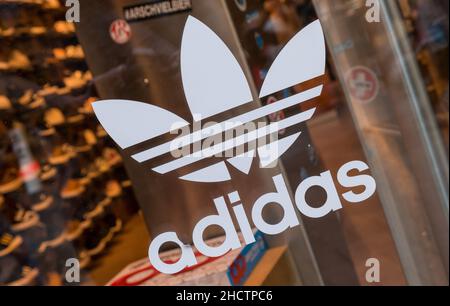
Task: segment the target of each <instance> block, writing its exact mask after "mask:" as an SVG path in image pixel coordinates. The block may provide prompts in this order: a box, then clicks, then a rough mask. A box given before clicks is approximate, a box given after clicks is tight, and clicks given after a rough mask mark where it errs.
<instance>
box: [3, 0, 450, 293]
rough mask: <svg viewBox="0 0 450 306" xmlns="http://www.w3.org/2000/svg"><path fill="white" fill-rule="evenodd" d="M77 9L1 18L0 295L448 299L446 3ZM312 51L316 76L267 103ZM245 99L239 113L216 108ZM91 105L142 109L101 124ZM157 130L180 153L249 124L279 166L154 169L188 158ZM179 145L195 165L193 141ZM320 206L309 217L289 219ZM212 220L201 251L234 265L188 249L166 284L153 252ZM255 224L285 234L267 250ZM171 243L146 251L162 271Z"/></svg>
mask: <svg viewBox="0 0 450 306" xmlns="http://www.w3.org/2000/svg"><path fill="white" fill-rule="evenodd" d="M75 2H76V3H77V5H75V6H72V7H70V6H65V4H66V3H65V1H59V0H34V1H25V0H23V1H19V0H17V1H15V0H14V1H12V0H11V1H10V0H8V1H0V46H1V47H0V285H67V286H69V285H113V286H120V285H136V286H137V285H150V286H153V285H175V286H177V285H202V286H203V285H445V284H448V261H449V259H448V248H449V247H448V241H449V237H448V233H449V230H448V218H449V215H448V209H449V207H448V206H449V204H448V203H449V200H448V184H449V182H448V160H449V157H448V156H449V155H448V154H449V153H448V152H449V144H448V124H449V123H448V1H442V0H423V1H421V0H395V1H391V0H379V1H365V0H333V1H331V0H283V1H282V0H255V1H242V0H217V1H209V0H183V1H181V0H180V1H136V0H105V1H88V0H80V1H75ZM174 2H176V4H174ZM99 12H101V14H99ZM317 20H319V21H318V22H317ZM188 25H189V26H188ZM312 28H314V29H320V31H317V32H314V31H312V32H313V33H314V35H312V36H314V37H312V36H311V35H310V36H308V35H309V34H307V33H309V32H308V31H310V29H312ZM302 33H303V34H302ZM317 33H319V34H320V35H317ZM322 33H323V34H322ZM302 35H303V36H304V37H303V38H301V39H299V41H301V43H298V44H292V42H293V41H294V42H295V41H296V40H295V39H294V38H295V37H301V36H302ZM305 37H306V38H305ZM322 37H323V42H324V44H325V48H321V39H322ZM191 40H192V41H191ZM186 46H189V47H186ZM313 46H314V47H313ZM183 48H185V49H183ZM322 49H323V50H322ZM286 50H287V51H286ZM321 50H322V51H323V52H324V53H325V54H324V55H325V56H324V58H325V59H323V60H324V73H320V74H318V75H314V76H313V77H312V78H311V76H309V77H308V78H305V79H302V80H300V81H298V79H297V82H291V83H289V82H287V81H286V82H287V83H289V84H288V85H286V86H283V85H277V84H278V83H279V84H287V83H286V82H285V81H284V79H289V78H291V79H294V78H295V77H292V76H293V75H294V76H296V75H303V74H306V73H307V72H303V71H302V69H304V70H305V71H306V70H308V69H309V68H308V67H314V66H317V63H312V61H313V60H312V59H317V58H319V59H320V60H322V58H321V57H320V56H318V54H320V52H321ZM194 51H195V52H194ZM286 53H289V54H287V55H286ZM197 54H202V57H203V59H204V60H202V57H199V56H196V55H197ZM305 55H308V56H309V57H311V60H310V59H309V58H303V57H304V56H305ZM212 57H215V58H212ZM183 59H185V60H186V59H189V61H191V60H196V59H199V60H198V62H196V63H194V64H192V63H191V62H189V65H187V64H186V63H184V64H183V63H182V61H183ZM214 59H216V60H214ZM217 59H220V61H221V62H220V63H217ZM286 59H289V60H292V61H293V64H292V65H286V64H283V63H282V62H283V61H286ZM225 62H226V63H225ZM280 62H281V64H280ZM204 63H208V65H204ZM274 63H276V64H274ZM298 63H301V65H300V66H299V64H298ZM315 64H316V65H315ZM319 64H321V63H319ZM276 65H279V67H283V69H279V70H278V71H275V72H274V70H276V69H273V66H276ZM318 66H320V65H318ZM299 67H301V68H299ZM275 68H276V67H275ZM310 70H314V69H313V68H311V69H310ZM199 71H201V73H202V75H199ZM230 71H232V72H230ZM236 71H237V72H236ZM187 73H190V75H191V76H190V79H189V80H190V81H192V80H193V81H192V82H187V78H188V77H186V75H187ZM233 73H235V74H234V77H233V78H229V77H228V74H233ZM275 74H276V77H273V75H275ZM192 75H194V76H195V78H192ZM311 75H313V74H311ZM237 79H239V80H243V82H244V83H245V84H240V83H239V82H237V81H236V80H237ZM268 79H270V82H272V83H271V84H269V85H270V86H268V85H267V82H266V81H267V80H268ZM280 80H281V81H280ZM233 86H234V87H233ZM277 86H278V87H277ZM268 87H273V88H271V90H268V89H267V88H268ZM211 88H214V90H216V91H217V92H213V90H211ZM318 89H320V90H319V92H318V94H316V95H312V96H311V97H309V96H308V97H309V98H302V97H303V95H308V93H309V94H310V93H314V92H315V91H316V90H318ZM266 91H267V92H269V91H270V94H267V92H266ZM242 92H244V96H245V98H246V99H247V98H248V99H247V100H245V101H241V104H239V101H228V100H226V99H225V98H224V97H239V93H242ZM263 93H264V94H263ZM305 93H306V94H305ZM241 96H242V95H241ZM192 97H194V98H192ZM295 98H298V99H300V98H302V99H303V100H305V101H303V102H301V103H297V104H294V103H293V102H295V101H293V100H294V99H295ZM193 99H198V100H196V101H193ZM106 100H108V101H106ZM112 100H114V101H112ZM250 100H251V101H250ZM99 101H102V102H101V103H109V104H107V106H109V105H112V104H114V103H119V104H120V103H122V104H120V105H126V103H128V105H131V104H133V105H135V106H136V105H138V106H136V107H137V108H136V109H138V111H136V110H132V109H129V110H127V109H122V108H120V109H119V108H118V109H119V110H118V111H117V112H116V113H115V114H114V116H115V117H114V120H116V121H114V120H110V119H108V120H104V118H103V117H101V115H99V108H96V106H95V105H100V104H99V103H98V104H94V103H96V102H99ZM105 101H106V102H105ZM118 101H119V102H118ZM197 101H201V102H197ZM218 101H219V102H218ZM289 101H291V102H289ZM292 101H293V102H292ZM136 102H140V103H139V104H136ZM123 103H125V104H123ZM227 103H238V104H233V105H232V106H230V105H231V104H229V105H228V106H227V105H226V104H227ZM284 103H291V104H290V106H289V107H284V106H283V105H284ZM93 105H94V106H95V107H93ZM102 105H106V104H102ZM150 105H152V106H150ZM94 108H95V111H94ZM149 109H151V111H149ZM155 109H158V110H157V111H155ZM268 109H272V110H274V111H273V112H272V111H270V112H267V111H266V112H264V110H268ZM198 110H200V112H202V111H204V112H205V113H207V112H208V116H206V117H207V118H201V119H202V120H201V123H200V122H199V121H200V120H199V118H200V117H199V116H198V115H199V114H196V113H195V112H196V111H198ZM147 111H148V112H149V113H148V114H147V113H146V112H147ZM249 114H251V115H249ZM255 114H261V115H259V116H256V115H255ZM306 114H311V116H309V119H308V120H306V119H304V120H301V122H300V123H298V122H297V123H296V124H286V122H291V121H292V120H294V119H293V118H302V116H306ZM244 115H245V116H244ZM133 116H134V117H133ZM246 116H247V117H246ZM164 118H178V119H180V120H179V121H180V122H181V123H182V124H181V126H182V127H185V126H187V127H189V128H190V127H191V126H193V128H194V131H189V133H190V132H192V134H193V135H194V134H195V133H196V130H195V126H196V124H197V123H198V124H199V125H200V128H199V130H201V129H206V128H207V127H208V126H207V125H205V126H202V125H201V124H202V123H203V124H205V123H206V121H211V122H212V123H218V122H219V123H220V122H227V121H229V120H230V118H239V119H242V118H250V119H248V121H249V122H250V123H254V124H255V125H256V124H265V125H272V126H276V127H277V129H276V131H275V132H274V131H272V132H270V133H267V134H268V135H267V137H261V136H259V137H257V138H258V140H261V139H263V138H264V140H265V141H266V142H273V143H275V140H278V141H279V142H277V144H283V145H280V147H283V148H285V149H284V150H282V151H283V152H281V153H284V154H281V153H280V156H279V158H278V161H277V162H276V164H275V166H273V167H263V164H264V162H262V157H261V154H262V153H261V152H263V150H262V149H264V148H265V149H266V151H269V149H268V148H269V147H268V146H258V147H254V148H253V153H254V154H255V157H256V156H258V158H254V159H253V156H250V159H248V158H247V161H246V162H244V161H243V159H236V156H234V155H232V156H220V157H219V156H214V154H212V155H208V156H207V158H201V159H198V160H197V159H196V160H195V162H185V163H183V162H181V163H179V164H178V167H176V166H174V168H173V169H172V170H171V171H169V170H167V171H164V169H167V168H164V166H167V165H174V164H173V161H174V160H175V165H176V163H177V162H179V160H180V159H181V158H183V156H182V155H181V156H174V155H170V153H173V152H170V150H168V151H167V152H162V151H163V150H164V148H165V145H166V144H168V143H171V142H172V140H174V139H175V138H176V136H177V135H176V134H174V133H172V132H173V131H170V130H169V129H167V133H165V132H166V131H165V130H164V128H165V127H164V125H167V122H165V121H164ZM99 119H100V120H99ZM206 119H207V120H206ZM139 120H140V121H139ZM106 121H108V122H113V124H112V125H109V123H108V124H105V122H106ZM180 122H178V124H180ZM186 122H187V124H185V123H186ZM211 122H209V123H211ZM156 123H158V124H156ZM209 123H208V124H209ZM155 124H156V125H157V127H155ZM183 124H184V125H183ZM278 124H279V125H283V124H285V126H283V127H281V128H280V127H279V126H278ZM210 125H212V124H210ZM178 126H180V125H178ZM141 130H145V131H143V132H142V131H141ZM155 130H157V131H163V130H164V131H163V132H161V133H159V134H158V133H156V132H155ZM179 131H182V129H180V130H179ZM138 132H139V133H138ZM200 132H201V131H200ZM115 133H121V135H125V134H127V133H128V135H129V136H128V137H122V138H120V139H119V138H117V137H116V136H115V135H116V134H115ZM197 133H198V132H197ZM147 134H148V135H153V134H154V136H155V137H153V138H151V139H150V138H148V137H150V136H148V135H147ZM217 134H218V136H222V134H223V136H224V137H226V133H225V131H221V132H218V133H217ZM136 135H138V136H136ZM147 136H148V137H147ZM232 136H233V135H232ZM269 136H270V137H269ZM233 137H235V138H237V135H234V136H233ZM205 138H206V137H205ZM113 139H114V140H113ZM292 139H293V140H292ZM219 140H220V139H219ZM290 140H292V141H290ZM190 141H191V142H192V143H190V144H189V145H187V146H186V147H184V149H185V148H188V147H189V149H191V148H192V150H193V151H197V150H200V151H202V147H201V145H204V144H205V141H204V139H195V138H194V140H192V139H191V140H190ZM206 141H209V140H208V139H207V140H206ZM288 142H289V143H288ZM286 143H288V145H286ZM196 144H200V147H196ZM236 147H238V148H240V149H242V150H244V151H248V152H247V153H249V152H250V151H252V150H251V149H252V148H251V147H250V142H249V144H247V145H240V146H238V145H236ZM288 147H289V149H288ZM154 148H157V149H154ZM171 148H172V147H171ZM199 148H200V149H199ZM157 150H160V151H157ZM223 151H226V152H228V151H227V150H225V149H224V150H223ZM155 152H159V153H161V154H159V153H155ZM236 152H237V151H236ZM219 153H221V152H219ZM231 153H233V152H231ZM231 153H230V154H231ZM152 154H153V155H152ZM233 154H234V153H233ZM258 154H259V155H258ZM235 155H237V154H235ZM149 156H150V157H152V158H150V157H149ZM136 157H138V158H136ZM180 157H181V158H180ZM241 157H242V156H241ZM177 160H178V161H177ZM256 160H257V161H256ZM274 160H276V158H275V159H274ZM184 161H186V159H184ZM352 161H358V165H359V167H360V169H359V170H358V169H356V168H355V169H353V170H351V171H350V170H349V171H347V172H346V175H349V176H356V175H357V174H358V173H357V172H358V171H359V172H361V173H360V174H364V175H366V176H365V178H366V183H367V184H366V185H364V184H363V185H355V184H354V181H353V183H352V181H351V179H350V180H345V178H346V177H345V175H343V174H342V173H343V170H342V169H343V167H344V165H347V164H349V163H350V162H352ZM171 162H172V164H171ZM272 162H273V160H272ZM161 165H163V166H161ZM268 165H269V163H267V165H266V166H268ZM353 165H355V164H353ZM155 169H156V170H159V171H155ZM205 169H206V170H209V171H210V172H207V171H204V170H205ZM224 169H225V170H224ZM211 170H214V171H212V172H211ZM219 170H220V171H222V172H220V171H219ZM357 170H358V171H357ZM219 172H220V173H221V176H220V177H219V178H221V179H217V176H218V175H217V173H219ZM314 178H315V179H314ZM324 178H329V181H328V182H329V183H330V182H331V183H330V184H328V185H326V186H325V187H324V186H323V185H320V184H319V183H317V182H320V181H321V179H324ZM347 179H348V177H347ZM371 179H373V180H374V182H375V184H373V186H375V185H376V188H375V187H374V189H373V191H372V192H371V194H370V195H369V196H368V197H366V198H365V199H364V200H363V201H358V200H355V198H357V197H358V195H360V196H361V194H364V193H365V192H370V186H371V185H370V182H371ZM314 180H315V181H314ZM313 181H314V182H316V184H312V183H311V184H312V185H311V186H309V187H308V188H306V189H305V190H304V191H301V190H302V187H301V186H306V184H308V182H313ZM302 184H303V185H302ZM352 184H353V185H352ZM331 185H332V186H333V187H332V188H331V187H330V186H331ZM349 186H350V187H349ZM352 186H353V187H352ZM364 187H365V188H364ZM299 190H300V191H299ZM330 190H331V193H330ZM302 192H304V194H302ZM351 192H353V193H351ZM299 194H300V196H299ZM334 195H335V196H334ZM349 195H350V196H349ZM351 195H353V196H354V197H353V198H352V197H351ZM331 198H332V199H333V200H334V202H333V203H334V208H333V209H330V211H329V212H328V213H326V214H325V213H323V214H321V216H320V218H316V217H314V216H313V214H312V213H311V214H309V215H308V214H305V213H304V211H302V210H301V209H297V208H299V207H303V209H305V207H306V206H305V205H303V206H302V205H300V204H299V203H307V204H308V205H309V206H308V207H309V209H310V210H309V211H315V212H317V211H319V209H320V207H324V206H326V204H327V205H331V204H330V203H331V202H330V201H329V199H331ZM221 199H222V200H223V205H224V206H220V205H221V203H222V202H220V201H221ZM302 199H303V202H301V201H302ZM352 199H353V200H354V201H352ZM264 201H266V202H267V203H265V202H264ZM258 203H259V204H258ZM290 203H291V204H290ZM261 204H267V205H264V209H262V208H261V211H260V212H259V213H260V216H261V217H260V219H259V220H260V221H258V220H256V222H255V219H258V216H256V217H255V215H254V214H253V212H254V207H256V206H258V205H261ZM269 204H270V205H269ZM276 204H279V205H276ZM338 204H339V205H338ZM289 205H291V206H289ZM220 207H222V208H223V207H225V208H224V210H220ZM308 207H306V210H307V209H308ZM290 208H292V209H290ZM225 210H226V211H227V212H225ZM227 213H228V214H230V217H229V220H230V224H231V225H232V226H234V227H233V229H231V227H232V226H231V227H228V228H227V227H226V226H224V223H223V222H222V221H223V220H225V219H226V218H225V217H224V216H225V215H226V214H227ZM207 216H209V217H211V218H209V217H208V218H209V219H207V220H209V221H211V220H216V221H215V222H216V223H215V226H209V227H207V230H205V231H204V233H203V232H202V235H201V236H202V239H205V240H207V241H208V243H207V244H208V246H209V247H212V246H218V245H221V244H222V243H223V241H224V240H226V241H228V240H230V239H232V238H233V237H235V236H234V235H233V233H231V232H232V231H234V229H237V231H238V232H239V234H237V236H236V237H237V238H236V239H238V242H240V243H241V247H240V248H235V249H233V250H231V251H229V252H225V253H224V254H221V256H218V257H213V256H205V255H203V254H202V252H200V251H201V250H195V249H194V251H193V252H194V256H195V257H196V261H197V262H196V264H195V265H191V266H189V267H187V268H186V269H184V270H182V272H181V273H178V274H173V275H170V274H165V273H160V271H159V270H158V268H157V267H156V266H155V265H152V264H151V263H150V261H149V258H148V251H149V245H150V243H153V242H154V241H155V240H157V239H155V238H158V237H162V236H163V235H162V234H164V233H167V232H170V233H174V234H176V237H177V239H178V240H179V244H181V243H182V244H185V245H191V244H194V243H196V239H195V238H193V237H194V236H195V231H196V230H197V229H198V228H199V225H198V224H201V222H202V220H205V219H204V218H205V217H207ZM213 216H215V217H213ZM236 216H237V217H236ZM244 217H245V218H244ZM244 219H245V220H248V223H249V224H248V226H246V225H245V223H244V222H243V221H242V220H244ZM218 220H222V221H218ZM226 220H228V219H226ZM261 220H264V221H267V222H266V225H267V227H266V228H271V229H274V228H275V225H276V224H281V223H282V222H290V224H289V225H288V226H286V228H285V230H284V231H280V232H277V234H270V233H264V231H262V230H261V229H260V230H256V227H257V225H258V224H261ZM287 220H289V221H287ZM209 221H208V222H209ZM205 222H206V221H205ZM211 222H212V221H211ZM221 222H222V223H221ZM250 236H251V237H253V238H254V241H253V240H252V239H251V238H250ZM230 237H231V238H230ZM239 239H240V240H239ZM230 241H231V240H230ZM175 242H176V241H175V240H174V241H173V243H164V244H162V247H161V248H160V249H159V251H160V252H159V256H160V257H161V258H162V259H163V261H165V263H166V264H167V263H169V264H174V263H176V262H177V260H178V259H180V256H181V255H180V248H178V247H177V245H176V243H175ZM197 242H198V241H197ZM243 242H249V243H243ZM245 244H246V246H244V245H245ZM196 245H197V244H196ZM208 246H205V248H206V249H207V248H208ZM185 251H186V249H184V251H183V253H182V254H185V253H184V252H185ZM157 254H158V252H157ZM249 254H251V255H252V256H250V255H249ZM181 258H182V259H183V256H181ZM184 259H186V258H184ZM374 267H375V269H378V271H379V273H378V272H375V273H372V272H371V273H368V271H369V270H370V269H372V268H374ZM370 271H372V270H370ZM380 275H381V276H380Z"/></svg>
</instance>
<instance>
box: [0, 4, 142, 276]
mask: <svg viewBox="0 0 450 306" xmlns="http://www.w3.org/2000/svg"><path fill="white" fill-rule="evenodd" d="M63 2H64V1H49V0H42V1H1V2H0V42H1V44H2V49H1V50H0V119H1V121H0V140H1V141H0V150H1V154H0V164H1V165H0V180H1V181H0V266H1V268H2V269H3V268H4V267H8V271H6V272H4V273H1V274H0V276H1V278H0V285H1V284H12V285H14V284H20V285H24V284H25V285H26V284H40V285H61V284H64V282H65V279H64V275H65V271H66V260H67V259H69V258H76V259H78V260H79V263H80V268H82V269H88V268H89V265H90V264H91V263H92V262H94V261H95V259H96V258H97V257H99V256H101V254H102V253H103V252H104V251H105V249H106V248H107V246H108V244H109V243H110V242H111V241H112V240H113V239H114V237H115V235H116V234H117V233H119V232H120V230H121V228H122V225H123V222H124V221H123V220H122V218H121V217H122V214H123V211H124V209H123V206H124V205H128V206H130V207H135V205H136V204H135V202H134V201H135V200H134V195H133V191H132V186H131V183H130V181H129V179H128V176H127V174H126V171H125V169H124V167H123V165H122V158H121V156H120V155H119V153H118V152H117V151H116V149H115V145H114V144H113V142H112V140H111V139H110V138H109V137H108V136H107V134H106V132H105V131H104V130H103V129H102V128H101V126H100V125H99V124H98V122H97V120H96V119H95V116H94V115H93V111H92V107H91V103H92V102H94V101H96V100H97V99H98V98H97V93H96V89H95V86H94V83H93V81H92V75H91V74H90V72H89V70H88V67H87V64H86V63H85V61H84V54H83V51H82V49H81V46H80V45H79V44H78V41H77V38H76V35H75V33H74V26H73V24H70V23H67V22H66V21H65V19H64V18H65V7H64V6H63Z"/></svg>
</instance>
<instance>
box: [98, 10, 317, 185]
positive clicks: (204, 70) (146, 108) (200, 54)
mask: <svg viewBox="0 0 450 306" xmlns="http://www.w3.org/2000/svg"><path fill="white" fill-rule="evenodd" d="M324 73H325V41H324V36H323V32H322V27H321V25H320V22H319V21H318V20H316V21H314V22H312V23H311V24H309V25H308V26H306V27H305V28H304V29H303V30H301V31H300V32H298V33H297V34H296V35H295V36H294V37H293V38H292V39H291V40H290V41H289V42H288V43H287V45H286V46H285V47H284V48H283V49H282V50H281V52H280V53H279V55H278V57H277V58H276V59H275V61H274V62H273V64H272V66H271V68H270V69H269V71H268V73H267V75H266V77H265V80H264V83H263V86H262V89H261V92H260V94H259V97H260V98H264V97H268V96H269V95H272V94H274V93H276V92H279V91H282V90H284V89H286V88H289V87H292V86H294V85H297V84H300V83H303V82H306V81H308V80H311V79H314V78H317V77H320V76H322V75H323V74H324ZM181 76H182V82H183V88H184V92H185V96H186V100H187V103H188V106H189V109H190V112H191V114H192V116H193V118H192V122H196V121H199V120H204V119H206V118H211V117H212V116H215V115H218V114H221V113H223V112H226V111H229V110H230V109H234V108H237V107H240V106H242V105H245V104H247V103H253V97H252V93H251V90H250V86H249V84H248V82H247V79H246V77H245V75H244V72H243V71H242V68H241V67H240V65H239V63H238V61H237V60H236V58H235V57H234V56H233V54H232V53H231V51H230V50H229V49H228V47H227V46H226V45H225V43H224V42H223V41H222V40H221V39H220V38H219V37H218V36H217V35H216V34H215V33H214V32H213V31H212V30H211V29H210V28H208V27H207V26H206V25H205V24H203V23H202V22H201V21H199V20H198V19H196V18H194V17H192V16H189V17H188V19H187V22H186V25H185V28H184V32H183V38H182V46H181ZM322 88H323V86H322V85H320V86H316V87H314V88H312V89H308V90H306V91H303V92H300V93H297V94H294V95H292V96H290V97H288V98H285V99H283V100H280V101H277V102H276V103H272V104H268V105H266V106H264V107H260V108H258V109H254V110H252V111H250V112H246V113H243V114H240V115H238V116H236V117H234V118H231V119H227V120H226V122H221V123H215V124H213V125H209V126H207V127H204V128H202V129H199V130H195V131H194V132H192V133H190V134H189V135H183V136H181V137H178V138H176V139H175V140H173V141H168V142H165V143H162V144H160V145H157V146H155V147H152V148H150V149H147V150H145V151H142V152H140V153H137V154H135V155H132V158H133V159H135V160H136V161H137V162H139V163H143V162H146V161H149V160H152V159H155V158H157V157H160V156H163V155H165V154H168V153H170V152H173V151H174V149H179V148H180V147H182V146H186V145H190V144H192V143H194V142H198V141H201V140H204V139H207V138H208V137H214V136H217V135H219V134H222V133H226V132H227V131H230V130H233V129H236V128H238V127H240V126H242V125H245V124H248V123H251V122H254V121H255V120H258V119H261V118H265V117H266V116H268V115H270V114H273V113H277V112H280V111H282V110H284V109H287V108H289V107H292V106H295V105H298V104H300V103H303V102H305V101H308V100H311V99H313V98H315V97H317V96H319V95H320V94H321V92H322ZM93 108H94V111H95V114H96V116H97V118H98V119H99V121H100V123H101V124H102V126H103V127H104V129H105V130H106V131H107V132H108V134H109V135H110V136H111V137H112V138H113V139H114V141H115V142H116V143H117V144H118V145H119V146H120V147H121V148H122V149H126V148H130V147H132V146H135V145H137V144H140V143H142V142H144V141H147V140H150V139H153V138H155V137H159V136H161V135H164V134H166V133H170V132H173V131H174V130H176V129H180V128H183V127H189V126H190V125H191V124H190V123H189V122H188V121H186V120H185V119H182V118H180V117H179V116H177V115H175V114H173V113H171V112H169V111H167V110H164V109H162V108H160V107H157V106H154V105H151V104H147V103H141V102H136V101H128V100H103V101H98V102H96V103H94V104H93ZM314 112H315V108H313V109H309V110H307V111H304V112H302V113H299V114H297V115H294V116H291V117H288V118H285V119H282V120H280V121H278V122H273V123H270V124H269V125H266V126H263V127H260V128H257V129H254V130H251V131H249V132H247V133H244V134H242V135H238V136H236V135H234V137H232V139H227V140H225V141H222V142H220V143H214V145H212V146H210V147H207V148H202V149H201V150H200V151H199V152H194V153H190V154H186V155H183V156H180V157H178V158H174V159H172V160H171V161H169V162H167V163H164V164H161V165H157V166H155V167H154V168H153V169H152V170H153V171H155V172H157V173H160V174H166V173H170V172H172V171H176V170H178V169H182V168H183V167H186V166H190V165H192V164H195V163H197V162H199V161H200V160H203V159H207V158H212V157H215V156H217V155H218V154H220V153H223V152H225V151H229V150H233V149H234V148H236V147H238V146H245V145H246V144H249V143H250V142H254V141H256V140H258V139H261V138H262V137H265V136H269V135H270V134H274V133H276V132H277V131H279V130H283V129H286V128H288V127H292V126H295V125H298V124H299V123H301V122H305V121H307V120H309V119H310V118H311V117H312V116H313V115H314ZM300 134H301V133H300V132H299V133H297V134H293V135H291V136H287V137H284V138H282V139H277V140H275V141H271V142H270V143H268V144H264V145H260V146H257V147H256V148H255V149H252V150H247V151H246V152H243V153H242V154H239V155H236V156H232V157H230V158H227V159H225V160H223V159H222V160H221V161H220V162H216V163H214V164H213V165H211V166H207V167H206V168H201V169H199V170H195V171H194V172H190V173H188V174H187V175H183V176H181V177H180V178H181V179H183V180H186V181H194V182H222V181H228V180H230V179H231V176H230V172H229V169H228V166H230V165H231V166H232V167H235V168H236V169H238V170H239V171H241V172H243V173H245V174H248V173H249V171H250V169H251V166H252V163H253V160H254V157H255V156H256V155H258V157H259V161H260V167H261V168H265V167H270V166H271V165H273V164H274V162H276V160H277V159H278V158H279V157H280V156H281V155H282V154H283V153H285V152H286V151H287V150H288V149H289V148H290V147H291V146H292V145H293V144H294V143H295V142H296V141H297V139H298V138H299V137H300Z"/></svg>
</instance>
